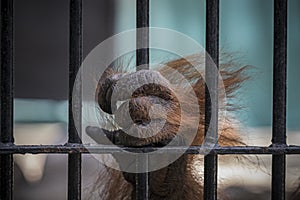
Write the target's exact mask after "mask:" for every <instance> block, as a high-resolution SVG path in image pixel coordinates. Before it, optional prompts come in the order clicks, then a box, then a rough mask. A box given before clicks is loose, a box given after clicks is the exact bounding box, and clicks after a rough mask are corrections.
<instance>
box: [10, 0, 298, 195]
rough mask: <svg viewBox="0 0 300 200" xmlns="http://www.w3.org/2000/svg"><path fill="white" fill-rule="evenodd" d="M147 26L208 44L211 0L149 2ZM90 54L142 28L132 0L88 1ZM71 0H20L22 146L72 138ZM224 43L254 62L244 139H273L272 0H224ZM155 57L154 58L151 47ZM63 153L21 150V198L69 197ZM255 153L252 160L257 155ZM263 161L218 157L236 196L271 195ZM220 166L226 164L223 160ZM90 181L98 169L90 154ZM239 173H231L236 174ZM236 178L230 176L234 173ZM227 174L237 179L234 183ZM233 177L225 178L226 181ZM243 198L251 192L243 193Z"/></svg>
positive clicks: (292, 53)
mask: <svg viewBox="0 0 300 200" xmlns="http://www.w3.org/2000/svg"><path fill="white" fill-rule="evenodd" d="M150 2H151V7H150V26H153V27H162V28H169V29H173V30H176V31H179V32H181V33H184V34H186V35H188V36H189V37H191V38H193V39H194V40H196V41H197V42H198V43H199V44H201V45H202V46H205V1H204V0H185V1H182V0H164V1H160V0H151V1H150ZM83 8H84V10H83V58H84V57H85V56H86V55H87V54H88V53H89V52H90V51H91V50H92V49H93V48H94V47H95V46H97V45H98V44H99V43H100V42H102V41H103V40H105V39H107V38H108V37H110V36H112V35H114V34H116V33H119V32H122V31H125V30H129V29H133V28H135V17H136V15H135V1H134V0H83ZM68 9H69V1H68V0H26V1H24V0H15V91H16V93H15V98H16V99H15V139H16V143H17V144H53V143H55V144H64V143H65V142H66V141H67V124H66V123H67V121H68V111H67V105H68V104H67V98H68V59H69V57H68V55H69V54H68V51H69V49H68V45H69V38H68V37H69V24H68V23H69V11H68ZM299 11H300V1H299V0H289V4H288V104H287V110H288V113H287V125H288V137H289V138H288V139H289V140H288V142H289V144H298V145H299V144H300V131H299V130H300V106H298V102H299V100H300V92H299V89H298V88H299V85H300V80H299V78H298V75H299V73H300V67H299V64H298V63H299V61H300V59H299V55H298V54H299V52H300V38H299V36H300V20H299V19H300V12H299ZM220 28H221V29H220V47H221V49H223V50H222V51H224V52H226V53H231V54H233V55H234V56H235V57H237V59H238V61H239V62H240V63H241V66H244V65H249V66H254V67H253V68H251V70H250V74H251V76H252V78H251V80H250V81H248V83H246V85H245V86H244V87H243V88H242V90H241V91H240V93H239V96H238V99H237V103H239V104H241V105H243V107H244V108H243V109H242V110H241V111H239V112H237V113H236V115H237V116H238V118H239V119H240V121H241V123H242V127H243V137H244V138H245V141H246V143H247V144H253V145H254V144H255V145H270V140H271V122H272V103H271V102H272V76H273V75H272V61H273V58H272V54H273V1H272V0H226V1H225V0H221V1H220ZM151 56H152V57H151V60H155V59H156V58H155V57H154V55H152V54H151ZM299 158H300V157H299V156H288V163H287V164H288V167H289V168H288V173H287V185H288V188H292V187H293V186H294V185H295V180H296V177H298V176H299V174H300V162H299V161H300V159H299ZM66 160H67V159H66V156H65V155H25V156H20V155H16V156H15V163H16V170H15V171H16V172H15V173H16V176H15V179H16V185H15V199H20V200H27V199H30V200H33V199H66V189H67V175H66V174H67V164H66ZM254 160H255V159H254ZM259 160H260V163H259V164H257V165H255V166H257V167H252V168H248V167H244V166H243V165H242V163H240V164H235V165H234V167H233V165H230V164H224V165H223V164H222V163H221V164H220V165H221V166H220V172H219V174H220V179H224V184H225V185H226V186H227V188H228V192H230V194H232V199H241V196H240V195H243V196H244V197H245V196H247V198H248V199H254V198H256V199H267V198H269V197H270V196H269V190H270V183H271V182H270V180H271V177H270V161H271V157H270V156H259ZM222 165H223V166H222ZM83 166H84V170H83V174H84V177H83V178H84V180H83V185H84V186H85V185H86V186H88V185H89V184H91V183H92V181H93V179H92V177H93V176H95V173H97V170H99V169H100V168H101V165H99V164H98V163H97V162H96V161H94V159H93V158H91V157H89V156H84V163H83ZM233 172H234V173H233ZM228 177H230V179H229V178H228ZM227 180H230V181H227ZM226 181H227V182H226ZM243 199H246V198H243Z"/></svg>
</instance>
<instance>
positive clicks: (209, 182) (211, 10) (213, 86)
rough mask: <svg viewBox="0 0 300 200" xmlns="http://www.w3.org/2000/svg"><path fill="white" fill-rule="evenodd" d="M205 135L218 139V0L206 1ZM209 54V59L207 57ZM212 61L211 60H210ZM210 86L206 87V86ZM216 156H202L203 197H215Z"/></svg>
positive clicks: (212, 199) (214, 199)
mask: <svg viewBox="0 0 300 200" xmlns="http://www.w3.org/2000/svg"><path fill="white" fill-rule="evenodd" d="M205 37H206V45H205V46H206V52H207V54H208V55H206V62H205V82H206V87H205V136H206V135H207V134H208V132H209V131H212V132H213V133H212V134H210V135H213V136H214V137H215V138H214V140H215V141H216V143H217V141H218V99H219V98H218V65H219V64H218V63H219V0H207V1H206V36H205ZM207 56H210V57H211V59H209V58H207ZM212 61H213V62H212ZM208 85H209V86H210V88H209V89H208V87H207V86H208ZM217 173H218V156H217V154H210V155H206V156H205V157H204V199H207V200H216V199H217Z"/></svg>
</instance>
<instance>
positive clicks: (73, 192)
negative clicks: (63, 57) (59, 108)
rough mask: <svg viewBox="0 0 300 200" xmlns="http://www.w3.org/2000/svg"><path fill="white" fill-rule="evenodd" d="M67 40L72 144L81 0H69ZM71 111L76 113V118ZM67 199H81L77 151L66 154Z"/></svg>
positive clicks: (76, 133)
mask: <svg viewBox="0 0 300 200" xmlns="http://www.w3.org/2000/svg"><path fill="white" fill-rule="evenodd" d="M69 41H70V44H69V124H68V131H69V140H68V143H69V145H72V144H74V143H75V144H78V143H81V139H80V137H81V112H82V111H81V105H82V103H81V102H82V98H81V77H80V76H81V74H78V75H77V73H78V70H79V68H80V65H81V62H82V0H70V38H69ZM76 76H79V80H80V81H78V82H76V84H74V83H75V79H76ZM73 90H74V91H75V92H74V95H73ZM73 113H76V116H77V118H75V115H74V116H73ZM76 123H77V124H76ZM75 125H76V126H77V129H76V127H75ZM68 199H69V200H79V199H81V154H80V153H79V152H77V153H72V154H69V155H68Z"/></svg>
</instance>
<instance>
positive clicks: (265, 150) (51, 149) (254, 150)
mask: <svg viewBox="0 0 300 200" xmlns="http://www.w3.org/2000/svg"><path fill="white" fill-rule="evenodd" d="M183 149H186V151H185V152H184V153H185V154H201V152H203V151H205V149H203V148H201V147H199V146H190V147H186V146H177V147H165V148H164V149H163V150H161V148H160V147H139V148H138V147H122V148H120V147H117V146H111V145H102V146H100V145H99V146H94V145H93V146H88V145H82V144H65V145H4V144H1V145H0V154H11V153H12V154H26V153H30V154H49V153H52V154H55V153H56V154H64V153H95V154H107V153H122V152H123V151H124V150H126V151H130V152H141V151H142V152H151V151H156V150H161V153H162V154H163V153H174V154H178V153H182V151H183ZM210 154H221V155H225V154H276V155H279V154H300V146H295V145H290V146H282V147H280V146H276V147H272V146H269V147H263V146H235V147H231V146H226V147H225V146H224V147H216V148H214V149H213V150H211V152H210Z"/></svg>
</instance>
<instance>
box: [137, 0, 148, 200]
mask: <svg viewBox="0 0 300 200" xmlns="http://www.w3.org/2000/svg"><path fill="white" fill-rule="evenodd" d="M148 27H149V0H137V1H136V28H137V32H136V47H137V50H136V70H142V69H149V48H148V47H149V30H148ZM141 47H142V48H141ZM145 47H147V48H145ZM140 154H143V151H141V152H140ZM148 162H149V159H148V156H147V155H137V162H136V169H137V172H140V171H145V173H136V176H135V181H136V184H135V199H137V200H147V199H149V173H147V171H148V170H147V169H148Z"/></svg>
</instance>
